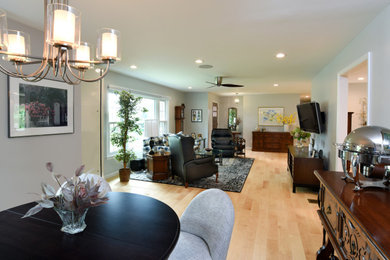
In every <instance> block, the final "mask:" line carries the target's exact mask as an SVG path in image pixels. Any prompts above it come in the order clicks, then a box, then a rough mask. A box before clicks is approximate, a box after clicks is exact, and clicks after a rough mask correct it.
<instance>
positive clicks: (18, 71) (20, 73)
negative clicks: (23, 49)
mask: <svg viewBox="0 0 390 260" xmlns="http://www.w3.org/2000/svg"><path fill="white" fill-rule="evenodd" d="M14 66H15V71H16V72H11V71H9V70H7V69H6V68H5V67H4V66H2V65H1V64H0V69H1V71H2V72H3V73H5V74H7V75H9V76H12V77H16V78H31V77H35V76H36V75H38V74H40V73H41V72H42V71H43V70H44V69H45V68H46V66H47V59H43V60H42V61H41V65H40V66H39V67H38V69H37V70H36V71H34V72H32V73H30V74H23V69H22V66H23V64H21V65H18V63H17V62H14Z"/></svg>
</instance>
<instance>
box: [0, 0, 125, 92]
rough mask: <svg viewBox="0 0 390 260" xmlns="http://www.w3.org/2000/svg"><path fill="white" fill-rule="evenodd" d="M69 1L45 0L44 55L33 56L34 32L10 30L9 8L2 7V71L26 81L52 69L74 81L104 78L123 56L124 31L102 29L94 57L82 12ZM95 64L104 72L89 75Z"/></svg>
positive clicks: (0, 34)
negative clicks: (84, 33) (84, 36)
mask: <svg viewBox="0 0 390 260" xmlns="http://www.w3.org/2000/svg"><path fill="white" fill-rule="evenodd" d="M48 1H50V3H48ZM65 3H67V1H66V0H44V9H45V10H44V11H45V12H44V13H45V18H44V22H45V25H44V46H43V54H42V57H34V56H31V52H30V36H29V35H28V34H27V33H24V32H21V31H16V30H9V29H8V27H7V15H6V12H5V11H4V10H1V9H0V56H2V57H1V59H0V61H1V63H0V71H1V72H3V73H5V74H7V75H9V76H11V77H17V78H22V79H24V80H26V81H39V80H41V79H43V78H45V77H47V76H48V74H49V71H52V73H53V74H54V77H59V78H61V79H62V80H63V81H64V82H66V83H68V84H72V85H74V84H79V83H80V82H81V81H85V82H93V81H98V80H100V79H102V78H103V77H104V76H105V75H106V74H107V72H108V71H109V68H110V64H112V63H114V62H116V61H119V60H120V59H121V53H120V51H121V49H120V32H119V31H117V30H115V29H110V28H103V29H100V30H99V31H98V38H97V49H96V60H94V59H93V53H94V50H93V47H92V45H91V44H89V43H87V42H82V41H81V36H80V35H81V30H80V28H81V12H80V11H79V10H78V9H76V8H74V7H71V6H69V5H67V4H65ZM94 66H97V67H98V68H99V71H100V75H98V76H96V77H94V78H87V77H86V75H85V74H86V71H87V70H89V69H92V68H93V67H94Z"/></svg>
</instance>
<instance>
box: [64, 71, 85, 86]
mask: <svg viewBox="0 0 390 260" xmlns="http://www.w3.org/2000/svg"><path fill="white" fill-rule="evenodd" d="M65 77H66V78H67V79H68V81H69V82H71V85H78V84H80V83H81V80H79V79H76V81H72V80H71V79H70V78H69V75H68V73H66V74H65ZM68 84H69V83H68Z"/></svg>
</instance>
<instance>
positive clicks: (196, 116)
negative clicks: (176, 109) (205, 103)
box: [191, 109, 202, 122]
mask: <svg viewBox="0 0 390 260" xmlns="http://www.w3.org/2000/svg"><path fill="white" fill-rule="evenodd" d="M191 122H202V109H191Z"/></svg>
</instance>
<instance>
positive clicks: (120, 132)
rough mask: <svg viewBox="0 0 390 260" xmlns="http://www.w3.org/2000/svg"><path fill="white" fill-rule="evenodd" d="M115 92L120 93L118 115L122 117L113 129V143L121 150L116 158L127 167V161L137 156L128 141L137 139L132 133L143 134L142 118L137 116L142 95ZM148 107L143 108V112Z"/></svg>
mask: <svg viewBox="0 0 390 260" xmlns="http://www.w3.org/2000/svg"><path fill="white" fill-rule="evenodd" d="M115 94H117V95H119V105H120V109H119V111H118V114H117V115H118V117H119V118H120V119H121V122H119V123H118V124H117V125H116V127H115V128H114V129H113V130H112V135H111V143H112V144H113V145H114V146H116V147H119V148H120V150H119V151H118V153H117V154H116V155H115V159H116V160H118V161H119V162H122V163H123V168H126V165H127V163H128V162H129V161H130V160H134V159H135V158H136V156H135V153H134V151H133V150H131V149H129V148H128V147H127V144H128V143H131V142H133V141H134V140H135V138H134V137H133V136H130V134H131V133H137V134H139V135H141V134H142V131H141V128H140V127H139V125H138V121H140V119H139V118H138V117H136V114H137V105H138V104H139V103H140V102H141V99H142V98H141V97H135V96H134V95H132V94H131V93H130V92H128V91H124V90H123V91H120V92H119V91H115ZM145 111H146V109H145V108H143V112H145Z"/></svg>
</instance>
